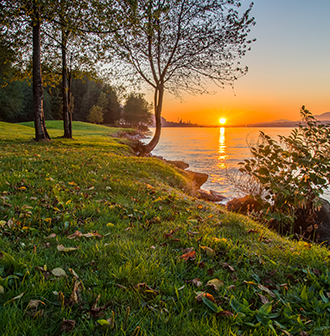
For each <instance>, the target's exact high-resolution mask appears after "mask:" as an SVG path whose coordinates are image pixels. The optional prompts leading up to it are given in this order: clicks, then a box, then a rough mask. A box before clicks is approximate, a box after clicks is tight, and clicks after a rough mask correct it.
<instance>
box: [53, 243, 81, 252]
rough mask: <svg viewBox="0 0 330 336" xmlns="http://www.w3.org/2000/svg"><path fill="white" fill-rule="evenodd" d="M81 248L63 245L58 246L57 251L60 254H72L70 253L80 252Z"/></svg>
mask: <svg viewBox="0 0 330 336" xmlns="http://www.w3.org/2000/svg"><path fill="white" fill-rule="evenodd" d="M78 249H79V247H64V246H63V245H62V244H61V245H57V250H58V251H59V252H70V251H75V250H78Z"/></svg>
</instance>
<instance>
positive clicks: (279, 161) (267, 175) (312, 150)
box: [240, 106, 330, 232]
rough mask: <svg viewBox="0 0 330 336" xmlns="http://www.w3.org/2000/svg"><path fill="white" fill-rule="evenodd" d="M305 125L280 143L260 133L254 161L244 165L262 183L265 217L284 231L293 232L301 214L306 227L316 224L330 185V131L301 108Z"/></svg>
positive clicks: (261, 199) (246, 173)
mask: <svg viewBox="0 0 330 336" xmlns="http://www.w3.org/2000/svg"><path fill="white" fill-rule="evenodd" d="M300 113H301V116H302V122H301V123H300V124H299V125H298V127H297V128H295V129H294V130H293V131H292V132H291V134H290V135H289V136H287V137H286V136H279V141H276V140H275V139H272V138H271V137H270V136H268V135H266V134H265V133H263V132H260V140H261V141H260V142H259V143H258V145H256V146H254V147H251V154H252V158H251V159H247V160H245V161H244V162H240V165H241V168H240V172H241V173H242V174H243V176H244V175H248V176H249V177H251V178H253V180H254V181H255V182H256V183H258V184H260V186H261V187H262V188H260V189H261V190H263V194H261V193H260V194H259V195H257V198H258V199H259V201H262V202H263V204H264V210H263V215H264V216H265V218H266V219H268V220H270V219H273V220H274V219H275V220H276V221H278V223H280V226H279V227H280V228H282V229H287V227H288V226H289V229H290V231H291V232H292V231H293V224H294V221H295V219H296V217H297V212H298V211H299V213H300V214H303V216H304V218H305V221H306V224H307V225H311V224H313V223H314V220H315V217H316V210H317V208H318V207H319V206H320V201H319V196H320V195H322V194H323V192H324V190H325V189H326V187H328V185H329V183H330V170H329V165H330V129H329V128H328V126H327V125H324V124H322V123H320V122H318V121H317V120H316V119H315V118H314V117H313V115H312V114H311V112H309V111H308V110H306V109H305V107H304V106H303V107H302V108H301V111H300Z"/></svg>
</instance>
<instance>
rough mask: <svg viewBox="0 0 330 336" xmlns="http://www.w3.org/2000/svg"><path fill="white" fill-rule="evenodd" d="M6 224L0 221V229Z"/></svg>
mask: <svg viewBox="0 0 330 336" xmlns="http://www.w3.org/2000/svg"><path fill="white" fill-rule="evenodd" d="M6 223H7V222H6V221H4V220H1V221H0V227H1V228H3V227H4V226H5V225H6Z"/></svg>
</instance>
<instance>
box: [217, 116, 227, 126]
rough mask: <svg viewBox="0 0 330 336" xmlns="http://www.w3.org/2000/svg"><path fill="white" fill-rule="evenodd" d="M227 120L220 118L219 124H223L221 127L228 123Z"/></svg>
mask: <svg viewBox="0 0 330 336" xmlns="http://www.w3.org/2000/svg"><path fill="white" fill-rule="evenodd" d="M226 121H227V120H226V119H225V118H220V119H219V123H220V124H221V125H224V124H225V123H226Z"/></svg>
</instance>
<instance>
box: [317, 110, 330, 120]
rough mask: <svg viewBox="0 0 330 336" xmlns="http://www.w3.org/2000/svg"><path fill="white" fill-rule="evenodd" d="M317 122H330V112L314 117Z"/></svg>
mask: <svg viewBox="0 0 330 336" xmlns="http://www.w3.org/2000/svg"><path fill="white" fill-rule="evenodd" d="M314 117H315V118H316V119H317V120H320V121H321V120H327V121H328V120H330V112H325V113H322V114H319V115H315V116H314Z"/></svg>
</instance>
